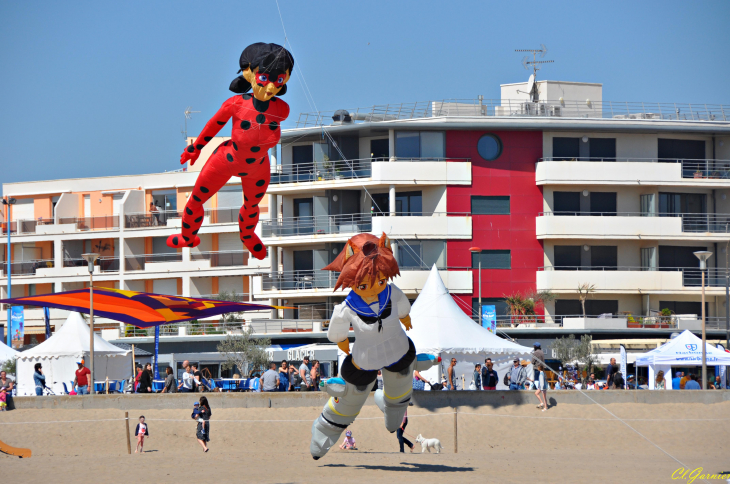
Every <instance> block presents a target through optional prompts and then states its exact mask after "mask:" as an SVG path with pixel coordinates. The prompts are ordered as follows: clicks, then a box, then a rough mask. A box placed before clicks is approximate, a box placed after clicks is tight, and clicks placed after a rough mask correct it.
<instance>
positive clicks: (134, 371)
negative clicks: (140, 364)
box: [131, 345, 137, 393]
mask: <svg viewBox="0 0 730 484" xmlns="http://www.w3.org/2000/svg"><path fill="white" fill-rule="evenodd" d="M136 376H137V368H136V367H135V366H134V345H132V392H131V393H134V391H135V390H136V388H134V379H135V377H136Z"/></svg>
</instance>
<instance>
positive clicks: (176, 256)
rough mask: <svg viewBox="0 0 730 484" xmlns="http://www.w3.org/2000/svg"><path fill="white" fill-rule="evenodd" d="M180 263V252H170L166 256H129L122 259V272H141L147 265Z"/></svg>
mask: <svg viewBox="0 0 730 484" xmlns="http://www.w3.org/2000/svg"><path fill="white" fill-rule="evenodd" d="M180 261H182V252H170V253H167V254H142V255H130V256H127V257H125V258H124V270H125V271H143V270H145V267H146V264H147V263H154V262H180Z"/></svg>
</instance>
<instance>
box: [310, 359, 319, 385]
mask: <svg viewBox="0 0 730 484" xmlns="http://www.w3.org/2000/svg"><path fill="white" fill-rule="evenodd" d="M310 373H311V380H312V386H311V388H310V390H312V391H318V390H319V379H320V378H321V376H322V375H320V373H319V360H314V361H313V362H312V370H311V371H310Z"/></svg>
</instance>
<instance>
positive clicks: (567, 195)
mask: <svg viewBox="0 0 730 484" xmlns="http://www.w3.org/2000/svg"><path fill="white" fill-rule="evenodd" d="M553 212H554V213H555V215H578V214H579V213H580V192H553Z"/></svg>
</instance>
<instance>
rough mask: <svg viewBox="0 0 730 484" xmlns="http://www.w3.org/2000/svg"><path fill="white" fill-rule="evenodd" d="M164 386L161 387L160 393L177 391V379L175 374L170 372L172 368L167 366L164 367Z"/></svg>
mask: <svg viewBox="0 0 730 484" xmlns="http://www.w3.org/2000/svg"><path fill="white" fill-rule="evenodd" d="M165 373H166V376H165V386H164V387H163V388H162V393H177V381H175V375H173V374H172V368H170V367H169V366H168V367H167V368H165Z"/></svg>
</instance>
